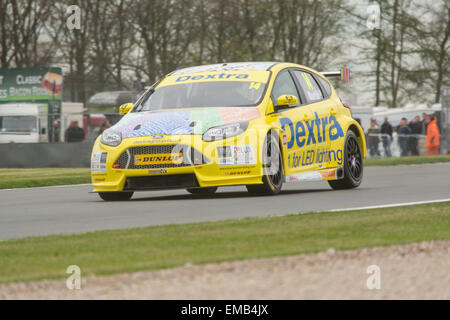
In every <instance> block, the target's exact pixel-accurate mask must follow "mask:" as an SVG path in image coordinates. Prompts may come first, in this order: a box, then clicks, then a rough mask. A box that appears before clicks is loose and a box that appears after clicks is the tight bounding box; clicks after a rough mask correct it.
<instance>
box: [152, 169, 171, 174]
mask: <svg viewBox="0 0 450 320" xmlns="http://www.w3.org/2000/svg"><path fill="white" fill-rule="evenodd" d="M158 173H167V170H166V169H160V170H148V174H158Z"/></svg>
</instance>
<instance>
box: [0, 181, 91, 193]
mask: <svg viewBox="0 0 450 320" xmlns="http://www.w3.org/2000/svg"><path fill="white" fill-rule="evenodd" d="M90 185H91V184H90V183H82V184H63V185H57V186H45V187H27V188H13V189H0V191H16V190H36V189H51V188H67V187H80V186H90Z"/></svg>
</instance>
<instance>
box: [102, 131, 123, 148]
mask: <svg viewBox="0 0 450 320" xmlns="http://www.w3.org/2000/svg"><path fill="white" fill-rule="evenodd" d="M100 141H101V142H102V143H103V144H106V145H108V146H112V147H115V146H118V145H119V144H120V143H121V142H122V134H121V133H120V132H117V131H114V130H110V129H108V130H105V131H103V133H102V138H101V140H100Z"/></svg>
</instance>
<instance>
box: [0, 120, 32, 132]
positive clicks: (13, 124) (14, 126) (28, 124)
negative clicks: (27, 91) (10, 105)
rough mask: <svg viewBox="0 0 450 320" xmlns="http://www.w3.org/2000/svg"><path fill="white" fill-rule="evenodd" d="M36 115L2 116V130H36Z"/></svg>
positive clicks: (0, 124) (0, 129)
mask: <svg viewBox="0 0 450 320" xmlns="http://www.w3.org/2000/svg"><path fill="white" fill-rule="evenodd" d="M36 120H37V119H36V117H34V116H0V132H3V133H4V132H23V133H29V132H36V130H37V126H36Z"/></svg>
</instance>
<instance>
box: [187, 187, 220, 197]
mask: <svg viewBox="0 0 450 320" xmlns="http://www.w3.org/2000/svg"><path fill="white" fill-rule="evenodd" d="M186 191H187V192H189V193H192V194H202V195H211V194H214V193H215V192H216V191H217V187H205V188H189V189H186Z"/></svg>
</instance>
